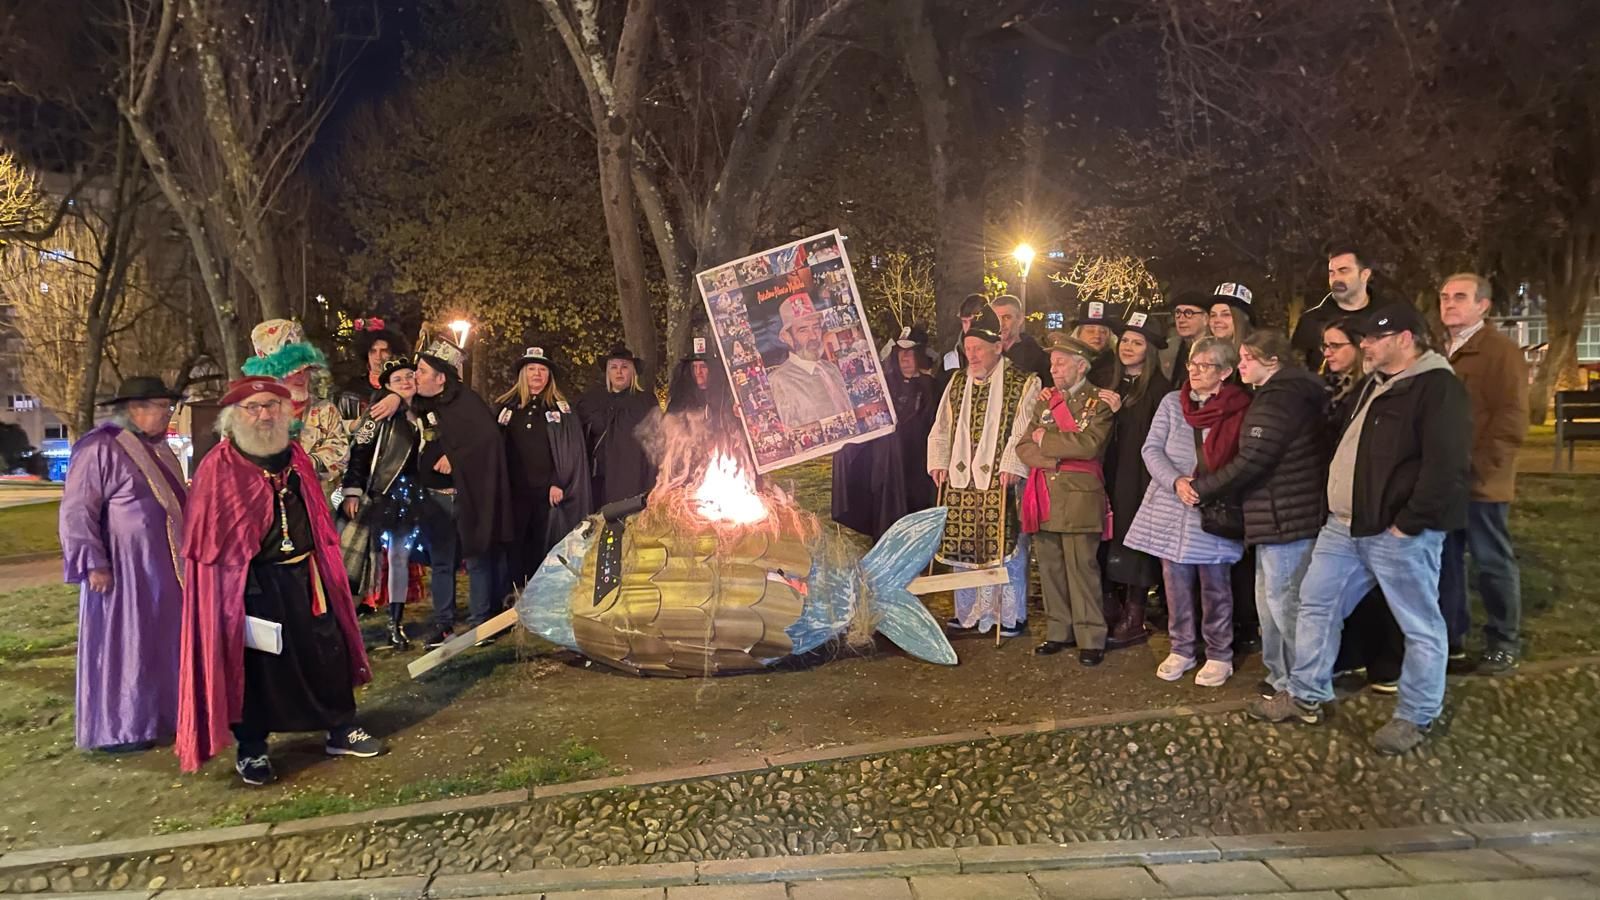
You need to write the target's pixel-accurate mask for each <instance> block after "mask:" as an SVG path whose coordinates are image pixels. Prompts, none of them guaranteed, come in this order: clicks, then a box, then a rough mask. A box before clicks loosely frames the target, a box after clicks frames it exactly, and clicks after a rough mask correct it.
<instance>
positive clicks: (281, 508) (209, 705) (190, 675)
mask: <svg viewBox="0 0 1600 900" xmlns="http://www.w3.org/2000/svg"><path fill="white" fill-rule="evenodd" d="M291 397H292V395H291V393H290V391H289V388H288V387H286V386H285V385H284V384H283V383H282V382H280V381H278V380H277V379H274V378H267V377H264V376H252V377H246V378H241V379H239V380H237V381H235V382H233V383H232V384H230V385H229V386H228V392H227V394H226V395H224V396H223V398H222V401H221V405H222V407H223V411H222V415H221V416H220V417H219V418H218V420H217V430H218V433H219V434H221V436H222V438H223V440H222V442H221V443H220V444H218V445H217V447H216V449H214V450H213V451H212V452H210V453H208V454H206V457H205V459H204V461H202V462H201V464H200V468H199V470H198V471H197V472H196V473H195V477H194V486H193V488H192V490H191V492H190V494H189V507H188V510H187V514H188V517H187V523H186V528H185V535H184V543H183V557H184V560H185V563H186V575H187V577H186V578H185V579H184V585H183V623H182V631H181V637H180V642H179V664H178V665H179V669H178V746H177V750H178V760H179V763H180V764H181V766H182V768H183V770H184V771H186V772H193V771H195V770H197V769H198V768H200V766H201V764H203V763H204V762H205V761H206V760H207V759H209V758H210V757H212V756H215V755H216V754H217V753H218V751H220V750H222V749H223V748H224V747H226V746H227V744H228V743H229V741H230V740H234V739H236V740H238V742H239V750H238V759H237V761H236V762H235V763H234V770H235V771H237V772H238V773H239V777H240V778H241V779H242V780H243V781H244V782H245V783H246V784H249V785H263V784H267V783H269V782H271V781H273V780H274V775H273V771H272V763H271V761H270V760H269V759H268V757H267V736H268V735H269V734H271V733H272V732H274V731H326V732H327V740H326V742H325V743H324V745H323V750H324V752H326V753H327V754H328V755H329V756H357V757H370V756H377V755H378V754H379V753H381V752H383V744H382V743H381V742H380V741H378V740H377V739H376V738H374V737H372V735H370V734H368V733H367V732H366V731H365V730H364V729H362V728H361V727H359V726H358V725H357V724H356V722H355V714H356V700H355V687H356V686H357V685H360V684H365V683H366V682H368V681H371V680H372V670H371V668H370V666H369V665H368V663H367V652H366V649H365V647H364V646H363V645H362V642H361V629H360V628H359V627H358V626H357V625H356V613H355V604H354V603H353V602H352V601H351V599H350V585H349V582H348V580H347V579H346V578H345V576H344V563H343V559H342V558H341V556H340V552H339V536H338V534H337V533H336V532H335V531H334V528H333V517H332V515H331V513H330V511H329V509H328V506H327V504H326V502H325V501H324V500H323V497H322V494H321V492H320V490H319V485H318V476H317V470H316V467H315V466H314V465H313V464H312V462H311V457H310V456H309V455H308V454H307V453H306V451H305V449H304V448H302V447H301V446H300V445H299V444H298V443H295V442H291V441H290V439H289V425H290V421H291V420H292V419H293V417H294V412H293V406H292V399H291Z"/></svg>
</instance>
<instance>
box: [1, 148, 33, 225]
mask: <svg viewBox="0 0 1600 900" xmlns="http://www.w3.org/2000/svg"><path fill="white" fill-rule="evenodd" d="M41 206H42V204H41V203H40V198H39V186H38V184H37V182H36V180H35V179H34V177H33V173H31V172H29V171H28V170H27V169H25V168H23V166H22V164H21V163H20V162H18V161H17V157H16V156H15V155H14V154H12V153H8V152H5V151H0V235H4V234H7V233H14V232H17V231H21V230H24V229H26V228H28V227H29V226H30V225H32V224H33V223H34V222H35V221H36V220H37V219H38V218H39V213H40V208H41Z"/></svg>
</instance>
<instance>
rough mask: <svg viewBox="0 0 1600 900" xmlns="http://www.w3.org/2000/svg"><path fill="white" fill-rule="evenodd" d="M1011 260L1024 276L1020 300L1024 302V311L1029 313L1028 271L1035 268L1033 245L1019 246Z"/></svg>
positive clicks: (1012, 252) (1012, 254) (1012, 253)
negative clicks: (1014, 261) (1015, 262)
mask: <svg viewBox="0 0 1600 900" xmlns="http://www.w3.org/2000/svg"><path fill="white" fill-rule="evenodd" d="M1011 258H1012V259H1014V260H1016V261H1017V270H1018V272H1019V274H1021V276H1022V292H1021V296H1020V297H1019V298H1018V299H1020V300H1021V301H1022V311H1023V313H1024V314H1026V313H1027V311H1028V270H1029V269H1031V268H1033V245H1031V244H1018V245H1017V249H1015V250H1013V251H1011Z"/></svg>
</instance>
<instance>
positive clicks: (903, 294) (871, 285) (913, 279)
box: [862, 250, 935, 329]
mask: <svg viewBox="0 0 1600 900" xmlns="http://www.w3.org/2000/svg"><path fill="white" fill-rule="evenodd" d="M863 281H864V282H865V283H864V284H863V285H862V287H863V288H864V289H865V291H866V295H867V296H866V301H867V303H868V304H869V306H882V307H883V308H885V309H887V310H888V311H889V316H890V317H891V318H892V319H894V324H895V327H896V328H897V329H899V328H906V327H909V326H911V325H914V324H918V323H921V324H922V325H924V326H926V325H927V324H928V323H929V321H930V320H931V319H932V318H933V316H934V312H935V302H934V298H935V293H934V287H933V284H934V280H933V263H932V262H931V261H930V260H928V259H927V258H925V257H921V256H912V255H911V254H909V253H905V252H903V251H899V250H894V251H890V252H888V253H885V254H883V256H882V257H881V258H880V259H879V260H878V264H877V266H876V267H875V268H869V269H868V270H867V274H866V276H865V277H864V278H863Z"/></svg>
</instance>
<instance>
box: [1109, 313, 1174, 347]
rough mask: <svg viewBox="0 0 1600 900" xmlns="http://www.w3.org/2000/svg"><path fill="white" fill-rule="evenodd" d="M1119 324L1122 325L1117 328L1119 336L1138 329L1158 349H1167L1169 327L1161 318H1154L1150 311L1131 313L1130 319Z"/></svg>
mask: <svg viewBox="0 0 1600 900" xmlns="http://www.w3.org/2000/svg"><path fill="white" fill-rule="evenodd" d="M1118 324H1119V325H1120V326H1121V327H1120V328H1118V329H1117V335H1118V336H1119V337H1120V336H1122V334H1123V333H1124V332H1128V331H1136V332H1138V333H1139V334H1142V335H1144V339H1145V340H1146V341H1149V342H1150V344H1151V345H1153V346H1154V347H1155V348H1156V349H1158V350H1165V349H1167V327H1166V326H1165V325H1163V324H1161V320H1160V319H1157V318H1153V317H1152V316H1151V315H1150V314H1149V313H1146V312H1135V313H1129V314H1128V320H1127V321H1126V322H1121V323H1118Z"/></svg>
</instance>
